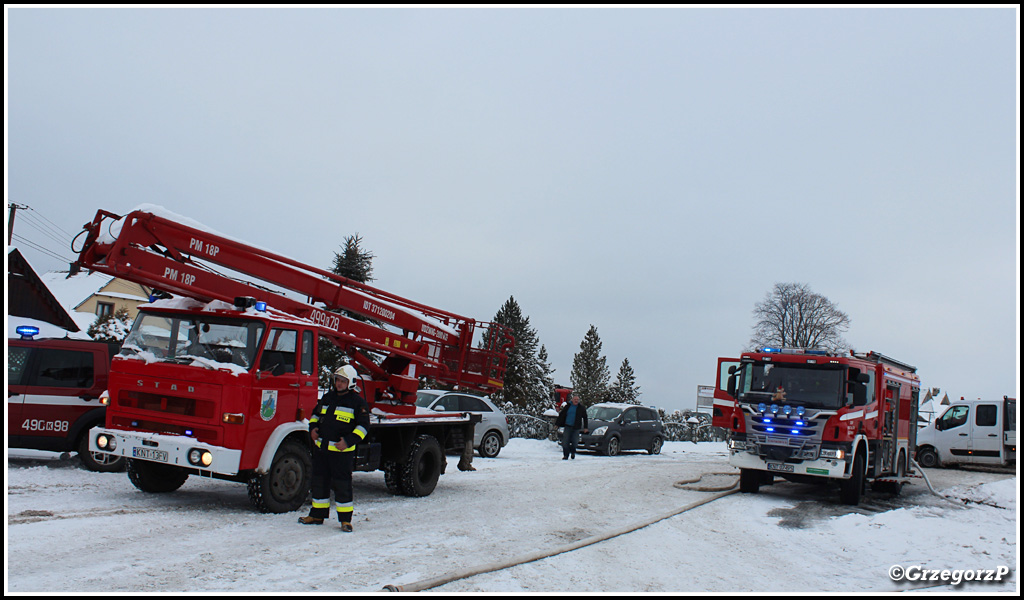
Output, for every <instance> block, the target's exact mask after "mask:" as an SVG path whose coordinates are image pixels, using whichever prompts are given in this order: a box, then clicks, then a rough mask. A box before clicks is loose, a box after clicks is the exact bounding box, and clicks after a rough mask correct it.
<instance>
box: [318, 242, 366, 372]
mask: <svg viewBox="0 0 1024 600" xmlns="http://www.w3.org/2000/svg"><path fill="white" fill-rule="evenodd" d="M362 243H363V238H362V237H361V236H360V235H359V234H358V233H355V234H352V235H349V236H345V243H344V244H343V245H342V247H341V253H340V254H339V253H337V252H335V253H334V266H333V267H332V268H331V272H332V273H334V274H335V275H341V276H342V277H345V278H347V279H351V280H352V281H356V282H359V283H369V282H371V281H373V280H374V278H373V276H372V275H373V259H374V255H373V253H372V252H370V251H369V250H366V249H364V248H363V247H362V246H361V244H362ZM334 312H340V313H342V314H344V315H345V316H347V317H350V318H353V319H357V320H360V321H368V320H369V319H366V318H365V317H363V316H361V315H358V314H355V313H351V312H348V311H334ZM319 354H320V373H319V377H318V379H319V385H320V387H321V388H323V389H330V387H331V376H332V374H333V373H334V371H335V370H337V369H338V367H340V366H342V365H344V364H346V363H347V362H348V359H347V358H346V357H345V354H344V353H343V352H342V351H341V349H339V348H338V347H337V346H335V345H334V344H333V343H331V342H330V341H329V340H327V339H326V338H320V344H319Z"/></svg>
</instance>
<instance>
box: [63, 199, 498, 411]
mask: <svg viewBox="0 0 1024 600" xmlns="http://www.w3.org/2000/svg"><path fill="white" fill-rule="evenodd" d="M108 219H110V220H111V222H110V225H109V226H108V228H109V229H110V231H109V232H104V231H103V223H104V222H105V221H107V220H108ZM118 227H119V230H118ZM82 233H84V234H86V237H85V242H84V244H83V246H82V248H81V249H80V250H76V253H77V254H78V260H77V261H76V263H75V264H76V265H78V266H79V267H83V268H86V269H90V270H93V271H98V272H101V273H105V274H107V275H111V276H114V277H118V278H121V279H124V280H127V281H133V282H136V283H139V284H143V285H147V286H150V287H152V288H156V289H159V290H162V291H166V292H169V293H172V294H175V295H178V296H184V297H188V298H194V299H197V300H201V301H204V302H210V301H214V300H220V301H223V302H227V303H229V304H231V303H235V302H236V299H238V298H252V299H254V301H257V300H258V301H263V302H266V303H267V305H268V306H269V307H270V310H271V311H272V312H273V311H280V312H281V313H285V314H287V315H291V316H293V317H298V318H300V319H305V320H307V321H310V322H312V323H313V324H315V325H316V326H317V327H318V328H319V330H320V334H321V335H322V336H326V337H327V338H328V339H330V340H332V341H333V342H334V343H335V344H336V345H337V346H338V347H339V348H341V349H342V350H343V351H345V352H346V353H348V355H349V356H350V357H351V359H352V360H353V361H354V362H355V363H357V364H358V365H360V366H361V367H363V368H364V369H365V370H366V371H367V372H368V373H369V374H370V376H371V379H372V380H373V384H372V385H370V386H366V385H365V382H364V391H365V392H366V393H367V399H368V400H370V401H371V402H381V401H387V400H390V399H394V400H397V401H399V402H400V403H406V404H411V403H413V402H415V399H416V396H415V394H416V390H417V387H418V383H417V379H416V377H417V376H428V377H432V378H434V379H436V380H438V381H441V382H444V383H448V384H452V385H455V386H458V387H462V388H467V389H472V390H477V391H480V392H484V393H490V392H493V391H496V390H500V389H501V387H502V380H503V378H504V372H505V362H506V359H507V354H508V351H509V349H510V348H511V347H512V345H513V343H514V340H513V338H512V336H511V335H510V334H509V333H508V330H507V328H505V327H503V326H502V325H499V324H496V323H485V322H477V321H474V320H473V319H469V318H466V317H462V316H459V315H456V314H454V313H450V312H447V311H443V310H440V309H437V308H432V307H429V306H426V305H424V304H420V303H418V302H413V301H412V300H408V299H405V298H402V297H400V296H396V295H394V294H391V293H388V292H385V291H383V290H380V289H377V288H374V287H371V286H369V285H366V284H362V283H359V282H356V281H352V280H350V279H346V278H345V277H341V276H339V275H336V274H334V273H331V272H330V271H325V270H322V269H317V268H315V267H311V266H309V265H304V264H302V263H300V262H298V261H296V260H293V259H290V258H287V257H284V256H280V255H278V254H274V253H272V252H269V251H267V250H263V249H261V248H257V247H255V246H250V245H248V244H245V243H242V242H239V241H237V240H233V239H230V238H226V237H223V236H221V235H217V234H214V233H211V232H209V231H206V230H204V229H202V228H200V227H199V226H190V225H186V224H184V223H181V222H179V221H178V220H175V219H174V218H172V217H170V216H161V215H158V214H155V213H153V212H148V211H146V210H141V209H139V210H135V211H133V212H131V213H129V214H128V215H126V216H125V217H123V218H122V217H120V216H119V215H116V214H114V213H111V212H108V211H104V210H100V211H98V212H97V213H96V217H95V218H94V219H93V221H92V222H91V223H88V224H86V225H85V230H84V231H83V232H82ZM81 235H82V234H81V233H80V234H79V236H81ZM77 239H78V238H76V241H77ZM211 265H217V266H220V267H223V268H226V269H230V270H232V271H235V272H236V273H238V274H241V275H242V276H244V277H245V278H247V279H251V280H257V281H259V282H264V283H267V284H270V285H273V286H277V287H280V288H284V289H285V290H289V291H291V292H295V293H297V294H300V295H303V296H306V298H307V299H306V300H305V301H302V300H297V299H295V298H292V297H289V296H288V295H286V294H284V293H283V292H279V291H271V290H270V289H268V288H265V287H262V286H261V285H259V284H257V283H253V282H252V281H246V280H243V279H240V278H234V277H232V276H229V275H226V274H222V273H219V272H217V271H215V270H214V268H213V267H212V266H211ZM320 305H322V307H321V306H320ZM341 310H344V311H349V312H352V313H356V314H359V315H362V316H364V317H366V318H369V319H371V320H372V321H373V322H363V321H359V320H356V319H353V318H350V317H348V316H346V315H344V314H341V313H340V312H337V311H341ZM381 324H386V325H387V327H385V326H382V325H381ZM477 328H480V329H481V334H482V338H483V340H484V341H485V343H486V347H483V348H474V347H473V336H474V333H476V329H477ZM366 352H373V353H376V354H380V355H384V356H385V358H384V360H383V361H380V362H379V363H378V362H377V361H374V360H373V359H371V358H370V357H369V356H368V355H367V354H366Z"/></svg>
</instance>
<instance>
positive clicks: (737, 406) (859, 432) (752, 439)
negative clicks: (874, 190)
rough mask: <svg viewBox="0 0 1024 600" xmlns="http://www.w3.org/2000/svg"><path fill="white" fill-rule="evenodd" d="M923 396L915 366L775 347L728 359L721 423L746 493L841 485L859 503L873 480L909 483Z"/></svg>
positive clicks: (719, 399) (718, 403) (718, 413)
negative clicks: (778, 484)
mask: <svg viewBox="0 0 1024 600" xmlns="http://www.w3.org/2000/svg"><path fill="white" fill-rule="evenodd" d="M919 390H920V381H919V379H918V376H917V375H916V369H915V368H914V367H911V366H909V365H907V364H904V363H901V362H899V361H896V360H894V359H891V358H889V357H886V356H884V355H882V354H878V353H875V352H869V353H867V354H853V353H851V354H850V355H849V356H836V355H830V354H828V353H826V352H823V351H813V350H802V349H800V350H798V349H772V348H765V349H764V350H763V351H761V352H749V353H744V354H742V355H741V357H740V358H738V359H728V358H720V359H719V380H718V389H717V390H716V394H715V396H716V400H715V415H714V424H715V425H716V426H721V427H727V428H728V429H729V430H730V432H731V436H730V440H729V463H730V464H732V465H733V466H735V467H738V468H739V469H740V490H741V491H743V492H747V493H755V492H757V490H758V488H759V487H760V486H761V485H765V484H770V483H772V482H773V481H774V477H775V476H776V475H778V476H781V477H783V478H784V479H786V480H790V481H816V482H821V481H834V482H837V483H839V487H840V499H841V500H842V502H843V503H845V504H857V503H859V502H860V498H861V494H862V492H863V490H864V485H865V482H866V481H867V480H874V481H876V482H881V481H889V482H898V481H899V480H900V479H901V478H903V477H905V476H906V475H907V473H908V464H909V458H910V457H911V456H912V454H911V453H912V452H913V449H914V447H915V440H914V436H915V432H916V430H917V427H916V421H917V403H918V395H919ZM898 489H899V485H896V490H898Z"/></svg>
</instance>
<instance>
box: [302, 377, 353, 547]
mask: <svg viewBox="0 0 1024 600" xmlns="http://www.w3.org/2000/svg"><path fill="white" fill-rule="evenodd" d="M356 376H357V375H356V370H355V368H353V367H351V366H349V365H344V366H342V367H340V368H339V369H338V370H337V371H335V372H334V389H333V390H331V391H329V392H327V393H326V394H324V395H323V397H322V398H320V401H319V402H317V405H316V408H315V409H313V416H312V417H310V418H309V437H310V439H311V440H312V441H313V445H314V447H313V481H312V484H311V486H310V488H311V490H310V491H311V492H312V496H313V506H312V508H310V509H309V515H308V516H305V517H299V523H302V524H303V525H320V524H322V523H323V522H324V519H325V518H327V515H328V510H329V509H330V506H331V490H332V489H333V490H334V502H335V504H336V506H337V509H338V521H340V522H341V530H342V531H346V532H347V531H352V514H353V504H352V468H353V463H354V458H355V452H354V451H355V449H356V444H357V443H359V442H360V441H362V440H363V439H364V438H365V437H366V432H367V429H368V428H369V427H370V411H369V408H368V407H367V405H366V400H364V399H363V397H362V396H360V395H359V394H358V393H357V392H356V391H355V390H354V389H353V388H354V386H355V383H356Z"/></svg>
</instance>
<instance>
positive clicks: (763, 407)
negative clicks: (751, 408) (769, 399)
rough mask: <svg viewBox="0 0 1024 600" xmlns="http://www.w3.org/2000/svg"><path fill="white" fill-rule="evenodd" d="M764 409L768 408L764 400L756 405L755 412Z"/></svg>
mask: <svg viewBox="0 0 1024 600" xmlns="http://www.w3.org/2000/svg"><path fill="white" fill-rule="evenodd" d="M766 410H768V405H767V404H765V403H764V402H762V403H760V404H758V405H757V412H764V411H766Z"/></svg>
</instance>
